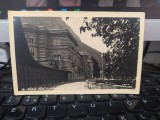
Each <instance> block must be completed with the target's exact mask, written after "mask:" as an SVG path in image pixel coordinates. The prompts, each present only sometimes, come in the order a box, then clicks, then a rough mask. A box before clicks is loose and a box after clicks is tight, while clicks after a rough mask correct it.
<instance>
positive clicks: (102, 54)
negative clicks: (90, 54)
mask: <svg viewBox="0 0 160 120" xmlns="http://www.w3.org/2000/svg"><path fill="white" fill-rule="evenodd" d="M103 56H104V54H103V53H101V59H102V71H101V77H102V79H104V75H103V64H104V63H103Z"/></svg>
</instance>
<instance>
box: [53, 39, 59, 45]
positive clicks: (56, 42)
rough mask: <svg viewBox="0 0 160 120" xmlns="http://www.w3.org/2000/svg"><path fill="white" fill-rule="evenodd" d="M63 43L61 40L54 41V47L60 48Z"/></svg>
mask: <svg viewBox="0 0 160 120" xmlns="http://www.w3.org/2000/svg"><path fill="white" fill-rule="evenodd" d="M60 45H61V42H60V40H53V46H60Z"/></svg>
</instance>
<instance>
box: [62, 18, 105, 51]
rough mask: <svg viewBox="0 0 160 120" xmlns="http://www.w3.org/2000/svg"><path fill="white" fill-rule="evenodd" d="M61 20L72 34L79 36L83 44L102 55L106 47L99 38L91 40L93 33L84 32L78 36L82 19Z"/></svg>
mask: <svg viewBox="0 0 160 120" xmlns="http://www.w3.org/2000/svg"><path fill="white" fill-rule="evenodd" d="M88 19H90V18H88ZM62 20H63V21H64V22H65V23H66V24H67V25H69V26H70V27H71V29H72V30H73V32H75V34H77V35H78V36H79V38H80V39H81V41H82V42H83V43H85V44H87V45H88V46H90V47H92V48H94V49H96V50H97V51H99V52H101V53H104V52H106V51H107V47H106V46H105V44H104V43H103V41H102V38H101V37H93V38H92V37H91V34H92V33H95V32H94V31H86V32H82V33H81V34H80V29H79V28H80V27H81V26H82V25H83V18H77V17H76V18H69V19H68V20H66V18H62Z"/></svg>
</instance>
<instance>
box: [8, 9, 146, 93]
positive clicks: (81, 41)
mask: <svg viewBox="0 0 160 120" xmlns="http://www.w3.org/2000/svg"><path fill="white" fill-rule="evenodd" d="M9 31H10V42H11V60H12V71H13V72H12V75H13V83H14V93H15V94H16V95H23V94H30V95H32V94H46V93H47V94H100V93H101V94H111V93H115V94H122V93H123V94H124V93H125V94H138V93H139V89H140V81H141V79H140V78H141V72H140V71H141V69H142V68H141V65H142V50H143V34H144V13H143V12H138V13H135V12H80V11H79V12H63V11H61V12H55V11H52V12H51V11H48V12H44V11H41V12H40V11H36V12H34V11H33V12H29V11H28V12H27V11H21V12H15V11H9Z"/></svg>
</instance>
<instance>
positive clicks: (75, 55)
mask: <svg viewBox="0 0 160 120" xmlns="http://www.w3.org/2000/svg"><path fill="white" fill-rule="evenodd" d="M23 29H24V34H25V37H26V41H27V44H28V46H29V50H30V53H31V55H32V57H33V58H34V59H35V60H36V61H37V62H38V63H39V64H41V65H44V66H47V67H50V68H53V69H56V70H64V71H68V72H69V75H68V76H69V77H68V79H69V80H71V81H74V80H83V79H88V78H91V77H93V76H92V72H93V63H92V61H91V60H90V57H89V56H88V55H87V54H86V52H85V50H83V51H82V50H79V49H78V46H79V43H78V42H77V41H76V39H75V38H74V37H73V36H72V34H71V33H70V32H69V31H68V30H67V29H47V28H45V27H44V26H34V25H30V24H23Z"/></svg>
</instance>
